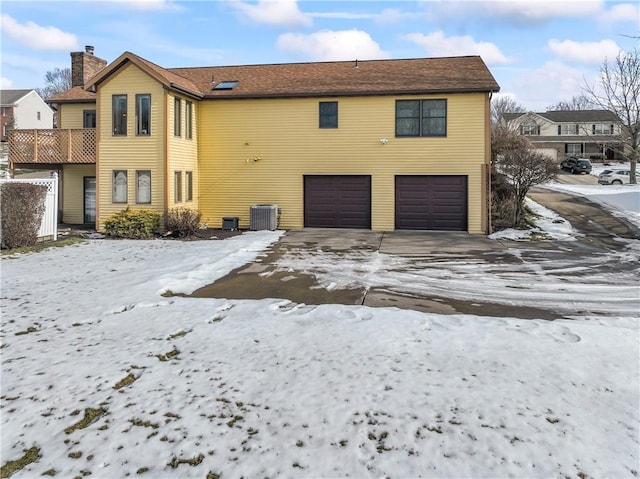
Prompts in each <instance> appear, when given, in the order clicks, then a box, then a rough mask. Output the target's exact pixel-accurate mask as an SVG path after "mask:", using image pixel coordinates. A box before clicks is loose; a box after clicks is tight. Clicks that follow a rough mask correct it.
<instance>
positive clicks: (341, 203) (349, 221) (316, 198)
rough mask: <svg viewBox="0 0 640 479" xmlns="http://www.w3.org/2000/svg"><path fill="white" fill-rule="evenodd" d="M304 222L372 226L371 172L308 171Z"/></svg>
mask: <svg viewBox="0 0 640 479" xmlns="http://www.w3.org/2000/svg"><path fill="white" fill-rule="evenodd" d="M304 225H305V227H309V228H364V229H370V228H371V176H368V175H306V176H305V177H304Z"/></svg>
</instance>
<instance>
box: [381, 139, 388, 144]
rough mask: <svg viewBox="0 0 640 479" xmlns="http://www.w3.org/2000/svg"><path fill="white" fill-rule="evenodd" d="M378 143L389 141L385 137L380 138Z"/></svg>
mask: <svg viewBox="0 0 640 479" xmlns="http://www.w3.org/2000/svg"><path fill="white" fill-rule="evenodd" d="M380 143H382V144H383V145H386V144H387V143H389V140H387V139H386V138H380Z"/></svg>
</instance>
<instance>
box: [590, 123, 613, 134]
mask: <svg viewBox="0 0 640 479" xmlns="http://www.w3.org/2000/svg"><path fill="white" fill-rule="evenodd" d="M592 132H593V134H594V135H613V125H593V128H592Z"/></svg>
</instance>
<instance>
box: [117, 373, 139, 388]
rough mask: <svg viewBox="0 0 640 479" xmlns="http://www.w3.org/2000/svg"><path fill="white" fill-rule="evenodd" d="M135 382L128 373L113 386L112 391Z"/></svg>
mask: <svg viewBox="0 0 640 479" xmlns="http://www.w3.org/2000/svg"><path fill="white" fill-rule="evenodd" d="M135 380H136V377H135V376H134V375H133V374H131V373H129V374H128V375H127V376H126V377H124V378H122V379H121V380H120V381H118V382H117V383H116V384H115V386H113V389H122V388H123V387H125V386H128V385H129V384H132V383H133V382H134V381H135Z"/></svg>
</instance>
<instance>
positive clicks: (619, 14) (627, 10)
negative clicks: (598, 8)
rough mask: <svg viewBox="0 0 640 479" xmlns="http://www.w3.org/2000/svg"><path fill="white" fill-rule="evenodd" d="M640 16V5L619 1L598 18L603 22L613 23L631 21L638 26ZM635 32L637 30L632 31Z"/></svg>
mask: <svg viewBox="0 0 640 479" xmlns="http://www.w3.org/2000/svg"><path fill="white" fill-rule="evenodd" d="M639 18H640V5H638V4H637V3H636V4H631V3H619V4H615V5H613V6H612V7H611V8H610V9H609V10H607V11H605V12H603V13H602V15H598V17H597V19H598V21H600V22H601V23H605V24H613V23H625V22H631V23H634V24H635V25H636V26H637V25H638V19H639ZM631 33H635V34H637V31H636V32H631Z"/></svg>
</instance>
